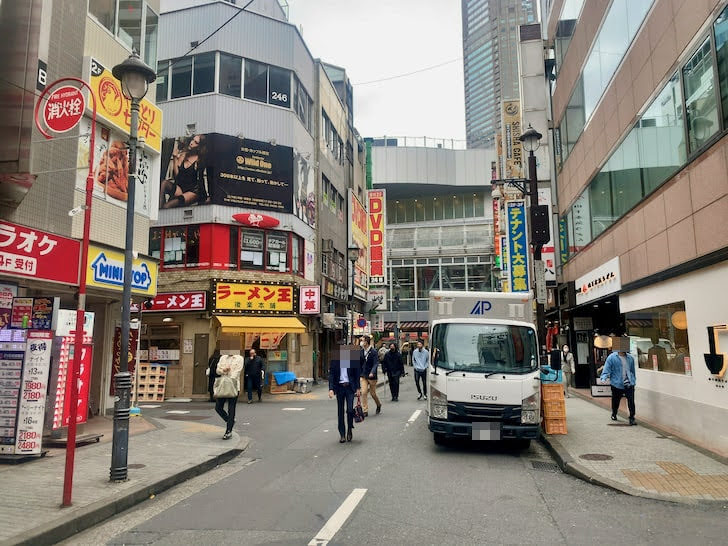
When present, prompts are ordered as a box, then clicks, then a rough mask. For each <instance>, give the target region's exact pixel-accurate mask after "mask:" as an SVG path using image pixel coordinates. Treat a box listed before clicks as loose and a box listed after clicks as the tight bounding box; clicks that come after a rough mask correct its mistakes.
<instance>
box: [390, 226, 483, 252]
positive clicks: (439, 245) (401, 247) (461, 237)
mask: <svg viewBox="0 0 728 546" xmlns="http://www.w3.org/2000/svg"><path fill="white" fill-rule="evenodd" d="M387 245H388V246H389V249H390V250H391V251H396V252H397V253H398V254H399V253H401V251H408V250H410V251H416V250H424V249H427V250H438V249H443V250H448V251H453V250H461V251H468V250H475V249H478V250H485V251H489V250H492V248H493V224H490V223H489V224H475V225H460V226H430V227H416V228H389V229H387Z"/></svg>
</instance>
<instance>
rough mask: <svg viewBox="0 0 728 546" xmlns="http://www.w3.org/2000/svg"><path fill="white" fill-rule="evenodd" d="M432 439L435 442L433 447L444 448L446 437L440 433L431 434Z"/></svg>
mask: <svg viewBox="0 0 728 546" xmlns="http://www.w3.org/2000/svg"><path fill="white" fill-rule="evenodd" d="M432 439H433V440H434V441H435V445H438V446H444V445H445V441H446V437H445V435H444V434H442V433H441V432H435V433H433V434H432Z"/></svg>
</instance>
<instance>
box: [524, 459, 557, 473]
mask: <svg viewBox="0 0 728 546" xmlns="http://www.w3.org/2000/svg"><path fill="white" fill-rule="evenodd" d="M531 466H532V467H533V469H534V470H540V471H541V472H558V471H559V465H557V464H556V463H547V462H546V461H531Z"/></svg>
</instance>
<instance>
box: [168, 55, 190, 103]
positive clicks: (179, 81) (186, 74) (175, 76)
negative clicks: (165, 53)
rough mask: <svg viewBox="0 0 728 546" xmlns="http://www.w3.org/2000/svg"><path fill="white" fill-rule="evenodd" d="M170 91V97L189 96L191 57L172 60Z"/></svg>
mask: <svg viewBox="0 0 728 546" xmlns="http://www.w3.org/2000/svg"><path fill="white" fill-rule="evenodd" d="M171 70H172V92H171V93H170V98H173V99H177V98H179V97H189V96H190V94H191V93H192V57H185V58H183V59H176V60H175V61H173V62H172V69H171Z"/></svg>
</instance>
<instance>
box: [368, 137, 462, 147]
mask: <svg viewBox="0 0 728 546" xmlns="http://www.w3.org/2000/svg"><path fill="white" fill-rule="evenodd" d="M367 140H369V139H367ZM371 142H372V146H376V147H387V148H392V147H399V148H405V147H413V148H444V149H446V150H465V149H466V148H467V141H465V140H458V139H454V138H432V137H412V136H382V137H373V138H372V139H371Z"/></svg>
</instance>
